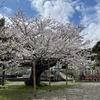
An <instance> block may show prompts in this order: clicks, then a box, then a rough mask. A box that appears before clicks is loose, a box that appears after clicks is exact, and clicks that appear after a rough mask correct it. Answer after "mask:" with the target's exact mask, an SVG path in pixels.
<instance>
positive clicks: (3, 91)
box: [0, 82, 78, 100]
mask: <svg viewBox="0 0 100 100" xmlns="http://www.w3.org/2000/svg"><path fill="white" fill-rule="evenodd" d="M51 84H52V86H51V90H52V91H53V90H58V89H67V88H69V87H72V86H75V85H78V83H73V82H69V83H68V86H66V85H65V82H53V83H51ZM40 90H43V91H44V90H46V91H48V90H49V86H48V82H46V83H44V82H42V83H41V85H40V86H39V87H37V92H38V91H40ZM32 98H33V87H31V86H29V87H26V86H25V85H24V82H7V83H6V84H5V87H0V100H34V99H32Z"/></svg>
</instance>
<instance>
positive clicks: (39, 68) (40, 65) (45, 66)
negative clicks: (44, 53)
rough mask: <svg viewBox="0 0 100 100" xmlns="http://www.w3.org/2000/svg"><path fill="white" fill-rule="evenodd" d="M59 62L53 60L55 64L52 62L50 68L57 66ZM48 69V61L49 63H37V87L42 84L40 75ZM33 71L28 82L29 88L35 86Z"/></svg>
mask: <svg viewBox="0 0 100 100" xmlns="http://www.w3.org/2000/svg"><path fill="white" fill-rule="evenodd" d="M56 62H57V60H53V62H52V61H51V62H50V67H52V66H54V65H56ZM47 69H48V60H47V61H43V62H41V61H37V63H36V85H39V84H40V75H41V74H42V73H43V72H44V71H45V70H47ZM33 82H34V81H33V70H31V75H30V79H29V80H28V81H26V85H28V86H34V83H33Z"/></svg>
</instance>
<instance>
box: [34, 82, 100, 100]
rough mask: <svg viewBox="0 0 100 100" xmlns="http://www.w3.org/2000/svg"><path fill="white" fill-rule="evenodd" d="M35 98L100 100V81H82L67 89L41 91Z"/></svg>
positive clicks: (37, 99) (35, 99) (47, 99)
mask: <svg viewBox="0 0 100 100" xmlns="http://www.w3.org/2000/svg"><path fill="white" fill-rule="evenodd" d="M33 100H100V82H98V83H96V82H86V83H85V82H81V83H80V85H78V86H73V87H70V88H68V89H65V90H53V91H51V92H49V91H39V92H38V93H37V97H36V98H34V99H33Z"/></svg>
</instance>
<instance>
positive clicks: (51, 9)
mask: <svg viewBox="0 0 100 100" xmlns="http://www.w3.org/2000/svg"><path fill="white" fill-rule="evenodd" d="M29 1H30V2H31V6H32V8H34V9H35V10H37V11H38V12H39V14H41V15H43V16H45V17H46V16H49V15H50V16H51V17H53V18H55V19H56V20H58V21H61V22H69V19H70V18H71V17H73V18H74V16H73V14H74V13H75V11H78V12H80V13H81V15H79V16H80V19H82V20H81V21H80V24H82V25H83V26H85V27H86V28H85V29H84V30H83V32H84V33H88V34H87V35H86V36H85V39H87V40H88V39H90V40H93V42H92V44H91V46H93V45H94V44H96V42H97V41H100V0H95V1H96V2H97V4H96V5H95V6H86V2H83V1H81V0H29Z"/></svg>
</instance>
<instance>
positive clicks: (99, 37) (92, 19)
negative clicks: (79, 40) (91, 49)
mask: <svg viewBox="0 0 100 100" xmlns="http://www.w3.org/2000/svg"><path fill="white" fill-rule="evenodd" d="M81 12H82V17H83V19H82V20H81V24H82V25H84V26H85V27H86V28H85V30H84V31H83V32H84V33H88V35H86V36H85V39H90V40H93V43H92V44H91V46H94V45H95V44H96V43H97V42H98V41H100V1H98V3H97V5H95V6H94V7H87V8H85V7H83V8H82V9H81Z"/></svg>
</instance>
